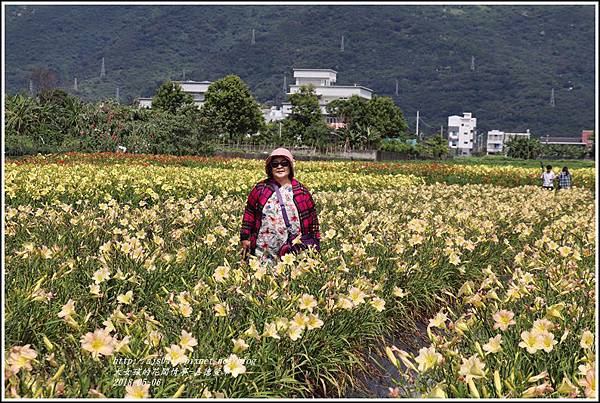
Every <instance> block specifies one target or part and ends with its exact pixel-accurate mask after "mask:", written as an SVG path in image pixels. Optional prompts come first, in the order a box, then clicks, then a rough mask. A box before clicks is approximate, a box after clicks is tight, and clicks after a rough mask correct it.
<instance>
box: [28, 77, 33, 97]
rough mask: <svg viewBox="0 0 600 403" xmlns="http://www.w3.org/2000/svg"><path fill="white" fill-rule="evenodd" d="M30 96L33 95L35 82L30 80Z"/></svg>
mask: <svg viewBox="0 0 600 403" xmlns="http://www.w3.org/2000/svg"><path fill="white" fill-rule="evenodd" d="M29 95H33V81H32V80H29Z"/></svg>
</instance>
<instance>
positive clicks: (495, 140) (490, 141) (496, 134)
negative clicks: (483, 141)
mask: <svg viewBox="0 0 600 403" xmlns="http://www.w3.org/2000/svg"><path fill="white" fill-rule="evenodd" d="M516 137H522V138H527V139H529V138H531V133H529V129H527V131H526V132H525V133H509V132H503V131H500V130H490V131H489V132H488V133H487V154H488V155H490V154H504V153H505V152H506V150H505V149H504V146H505V145H506V143H508V142H509V141H510V140H511V139H513V138H516Z"/></svg>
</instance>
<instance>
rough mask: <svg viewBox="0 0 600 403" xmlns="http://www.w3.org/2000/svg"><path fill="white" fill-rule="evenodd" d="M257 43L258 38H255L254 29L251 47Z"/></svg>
mask: <svg viewBox="0 0 600 403" xmlns="http://www.w3.org/2000/svg"><path fill="white" fill-rule="evenodd" d="M255 43H256V37H255V36H254V28H252V41H251V42H250V44H251V45H254V44H255Z"/></svg>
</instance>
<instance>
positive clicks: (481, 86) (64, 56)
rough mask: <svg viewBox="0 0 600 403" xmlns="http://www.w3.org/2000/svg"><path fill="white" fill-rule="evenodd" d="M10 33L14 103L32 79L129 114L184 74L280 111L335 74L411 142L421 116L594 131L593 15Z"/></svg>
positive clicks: (200, 18) (164, 16)
mask: <svg viewBox="0 0 600 403" xmlns="http://www.w3.org/2000/svg"><path fill="white" fill-rule="evenodd" d="M253 29H254V32H255V43H254V44H252V43H251V42H252V30H253ZM5 33H6V36H5V55H6V56H5V61H6V62H5V79H6V90H7V91H8V92H19V91H27V89H28V86H29V77H30V74H31V72H32V70H33V69H35V68H44V69H50V70H53V71H55V72H56V73H57V76H58V78H59V85H60V86H62V87H64V88H66V89H71V90H70V91H71V92H73V93H75V94H77V95H79V96H80V97H82V98H84V99H89V100H98V99H103V98H106V97H114V96H115V93H116V88H117V87H119V93H120V99H121V100H122V101H125V102H132V101H133V100H134V99H135V98H136V97H148V96H152V95H153V94H154V92H155V91H156V89H157V88H158V86H159V85H160V84H161V83H162V82H163V81H164V80H166V79H168V78H171V79H182V78H183V74H184V71H185V77H186V79H192V80H197V81H203V80H211V81H214V80H216V79H219V78H220V77H223V76H225V75H227V74H230V73H233V74H237V75H239V76H240V77H241V78H242V79H243V80H244V81H245V82H246V83H247V84H248V85H249V86H250V88H251V90H252V92H253V94H254V95H255V97H256V98H257V99H258V100H259V101H260V102H263V103H266V104H278V103H280V102H281V101H283V100H284V99H285V94H284V90H283V88H284V87H283V83H284V75H285V76H287V83H288V84H289V83H290V82H291V81H293V78H292V68H293V67H301V68H332V69H334V70H337V71H338V84H340V85H343V84H350V85H351V84H353V83H357V84H359V85H364V86H366V87H369V88H371V89H373V90H374V91H375V92H376V94H377V95H381V96H390V97H392V98H393V99H394V100H395V101H396V103H397V104H398V105H399V106H400V107H401V108H402V110H403V111H404V114H405V117H406V118H407V121H408V123H409V126H410V127H411V129H413V130H414V126H415V117H414V116H415V114H416V111H417V110H419V111H420V116H421V118H422V124H421V128H422V130H423V131H424V132H425V133H433V132H435V131H437V130H439V127H440V126H441V125H443V126H444V127H445V126H446V125H447V117H448V116H449V115H455V114H458V115H461V114H462V113H463V112H472V113H473V115H474V117H476V118H477V119H478V131H479V133H482V132H483V133H485V132H487V130H491V129H500V130H506V131H525V130H526V129H528V128H529V129H531V132H532V133H533V135H534V136H538V135H547V134H548V135H562V136H579V135H580V133H581V130H583V129H592V128H594V127H595V120H594V119H595V118H594V106H595V103H594V102H595V93H596V89H595V87H594V78H595V74H596V72H595V70H594V63H595V62H594V60H595V56H597V55H595V40H596V32H595V27H594V6H593V5H591V4H590V5H576V6H566V5H540V6H537V5H527V6H525V5H511V6H503V5H492V6H481V5H463V6H459V5H445V6H441V5H432V6H408V5H407V6H404V5H377V6H342V5H320V6H293V5H273V6H210V5H203V6H198V5H181V6H166V5H165V6H159V5H157V6H148V5H128V6H114V5H113V6H100V5H98V6H70V5H54V6H6V19H5ZM342 36H344V49H343V51H342V50H341V38H342ZM103 57H104V58H105V68H106V76H105V77H103V78H100V77H99V76H100V67H101V59H102V58H103ZM473 58H474V59H473ZM472 61H474V67H475V68H474V70H472V69H471V67H472ZM75 78H77V80H78V91H73V90H72V88H73V82H74V79H75ZM396 80H397V82H398V95H396V94H395V93H396ZM553 88H554V99H555V106H554V107H553V106H551V105H550V95H551V91H552V89H553Z"/></svg>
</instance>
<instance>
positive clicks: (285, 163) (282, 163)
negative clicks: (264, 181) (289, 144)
mask: <svg viewBox="0 0 600 403" xmlns="http://www.w3.org/2000/svg"><path fill="white" fill-rule="evenodd" d="M270 165H271V168H277V167H279V166H281V167H283V168H286V167H288V166H290V163H289V161H288V160H283V161H271V164H270Z"/></svg>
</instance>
